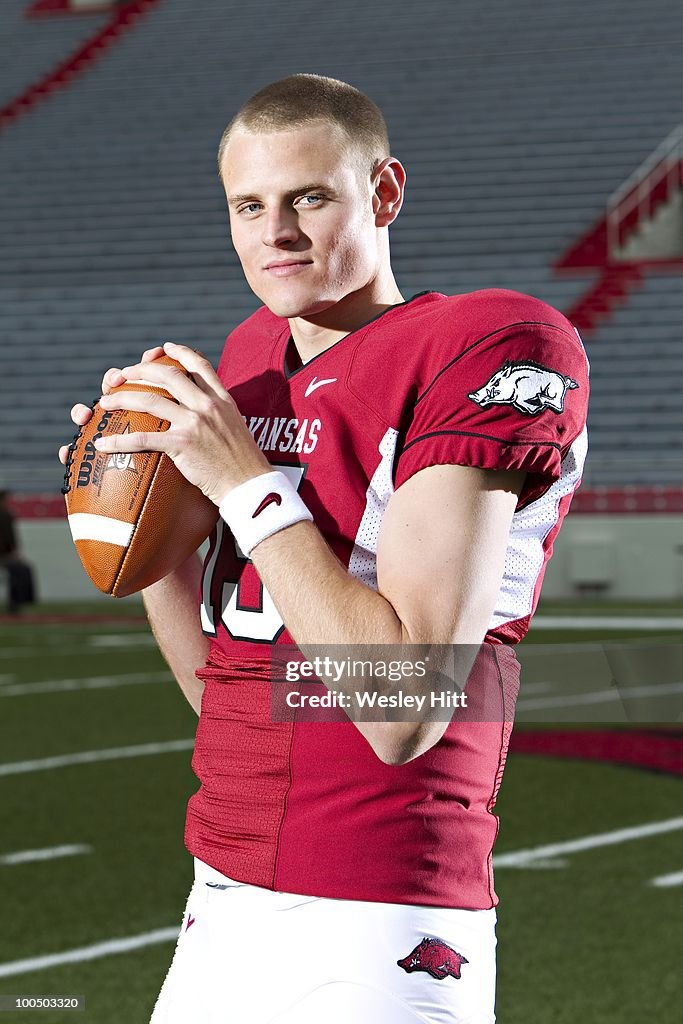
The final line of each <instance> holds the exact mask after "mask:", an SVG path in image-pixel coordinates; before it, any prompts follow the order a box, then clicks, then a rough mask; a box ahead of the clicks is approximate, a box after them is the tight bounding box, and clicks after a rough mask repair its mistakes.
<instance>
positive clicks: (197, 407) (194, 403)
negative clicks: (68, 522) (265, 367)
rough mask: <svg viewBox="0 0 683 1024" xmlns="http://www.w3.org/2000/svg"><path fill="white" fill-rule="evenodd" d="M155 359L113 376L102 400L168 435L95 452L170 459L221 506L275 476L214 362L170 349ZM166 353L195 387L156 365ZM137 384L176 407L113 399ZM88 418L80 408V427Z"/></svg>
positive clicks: (127, 437) (129, 395)
mask: <svg viewBox="0 0 683 1024" xmlns="http://www.w3.org/2000/svg"><path fill="white" fill-rule="evenodd" d="M151 351H155V352H156V355H155V356H154V358H147V359H146V358H145V357H144V356H143V361H142V362H141V363H138V364H137V365H135V366H127V367H124V368H123V369H122V370H120V371H115V370H109V371H108V372H107V374H106V375H105V382H106V384H107V385H108V388H109V390H108V391H105V393H104V394H103V396H102V398H101V399H100V404H101V405H102V407H103V408H104V409H127V410H131V411H132V410H134V411H136V412H147V413H150V414H152V415H153V416H158V417H159V418H160V419H164V420H167V421H168V422H169V423H170V424H171V425H170V427H169V428H168V430H166V431H163V432H154V433H141V432H135V433H130V434H115V435H109V436H107V437H102V438H99V439H98V440H97V441H96V442H95V447H96V448H97V450H98V451H101V452H106V453H112V452H140V451H159V452H165V453H166V454H167V455H168V456H169V458H171V459H172V460H173V462H174V463H175V465H176V466H177V467H178V469H179V470H180V472H181V473H182V474H183V476H184V477H185V478H186V479H187V480H189V481H190V483H192V484H194V485H195V486H196V487H199V489H200V490H201V491H202V492H203V493H204V494H205V495H206V496H207V497H208V498H209V499H210V500H211V501H213V502H214V503H215V504H216V505H219V504H220V503H221V501H222V500H223V498H225V496H226V495H227V494H228V493H229V491H231V490H232V488H233V487H237V486H239V484H242V483H244V482H245V481H246V480H250V479H251V478H252V477H255V476H260V475H261V474H262V473H269V472H270V471H271V467H270V464H269V462H268V460H267V459H266V457H265V455H264V454H263V452H261V450H260V449H259V448H258V446H257V444H256V442H255V441H254V439H253V437H252V436H251V434H250V433H249V430H248V428H247V426H246V424H245V422H244V420H243V419H242V416H241V414H240V411H239V409H238V408H237V406H236V405H235V402H234V401H233V399H232V398H231V397H230V395H229V394H228V392H227V391H226V389H225V388H224V387H223V385H222V384H221V382H220V380H219V379H218V377H217V375H216V373H215V371H214V370H213V367H212V366H211V364H210V363H209V361H208V360H207V359H205V358H204V356H202V355H200V354H199V353H198V352H195V351H193V350H192V349H190V348H187V347H186V346H185V345H175V344H173V343H172V342H169V343H167V344H166V345H164V347H163V350H158V349H157V350H151ZM162 353H164V354H166V355H168V356H171V357H172V358H173V359H176V360H177V361H178V362H179V363H180V364H181V365H182V366H184V367H185V369H186V370H187V371H188V372H189V373H191V374H192V379H190V378H189V377H186V376H185V374H183V373H181V372H180V370H178V369H176V368H175V367H172V366H165V365H163V364H161V363H158V362H156V359H157V358H158V356H159V355H160V354H162ZM145 355H148V353H145ZM117 373H118V377H117V376H116V374H117ZM136 380H146V381H150V382H152V383H154V384H159V385H160V386H161V387H162V388H164V389H165V390H166V391H167V392H168V393H169V394H170V395H172V396H173V398H175V399H176V402H177V404H176V402H172V401H170V400H169V399H168V398H164V397H162V396H161V395H160V394H155V393H154V392H142V391H119V392H117V393H116V394H112V393H111V388H113V387H117V386H118V385H120V384H124V383H126V381H129V382H131V383H134V382H135V381H136ZM105 382H103V390H104V383H105ZM89 412H90V410H89V409H87V408H86V407H85V406H75V407H74V409H73V410H72V418H74V420H75V422H81V417H83V416H84V415H85V413H89ZM76 417H79V418H78V419H77V418H76Z"/></svg>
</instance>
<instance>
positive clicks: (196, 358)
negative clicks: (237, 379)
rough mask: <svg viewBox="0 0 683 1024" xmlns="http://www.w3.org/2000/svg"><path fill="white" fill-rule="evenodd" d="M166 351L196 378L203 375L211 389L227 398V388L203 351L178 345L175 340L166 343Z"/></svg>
mask: <svg viewBox="0 0 683 1024" xmlns="http://www.w3.org/2000/svg"><path fill="white" fill-rule="evenodd" d="M164 352H165V353H166V355H167V356H171V358H172V359H177V360H178V362H179V363H180V365H181V366H184V367H185V369H186V370H187V371H188V373H191V374H192V375H193V376H194V377H195V378H199V377H201V378H202V379H203V380H204V381H206V383H207V384H208V385H209V387H210V389H211V390H212V391H213V392H214V393H215V394H217V395H220V396H221V398H225V395H226V390H225V388H224V387H223V385H222V384H221V382H220V380H219V379H218V376H217V374H216V371H215V370H214V368H213V366H212V365H211V363H210V361H209V360H208V359H207V358H206V356H205V355H203V354H202V353H201V352H197V351H196V349H193V348H189V347H188V346H187V345H176V343H175V342H174V341H167V342H166V343H165V344H164Z"/></svg>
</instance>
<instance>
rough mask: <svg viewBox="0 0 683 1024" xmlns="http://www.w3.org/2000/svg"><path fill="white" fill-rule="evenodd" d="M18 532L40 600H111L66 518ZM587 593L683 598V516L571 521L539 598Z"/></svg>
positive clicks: (28, 524) (33, 522)
mask: <svg viewBox="0 0 683 1024" xmlns="http://www.w3.org/2000/svg"><path fill="white" fill-rule="evenodd" d="M18 528H19V535H20V540H21V544H22V549H23V552H24V554H25V557H26V558H27V559H28V560H29V561H30V562H32V563H33V565H34V567H35V568H36V572H37V575H38V586H39V593H40V598H41V600H43V601H75V600H88V599H90V598H93V599H100V600H103V601H108V600H110V598H108V597H106V596H105V595H104V594H100V593H99V591H98V590H96V589H95V587H94V586H93V585H92V583H91V582H90V580H89V579H88V578H87V576H86V575H85V573H84V571H83V568H82V566H81V563H80V561H79V559H78V555H77V554H76V550H75V548H74V545H73V543H72V541H71V535H70V533H69V530H68V527H67V524H66V521H65V520H60V519H47V520H40V519H26V520H22V521H21V522H20V523H19V524H18ZM601 581H603V582H601ZM604 581H607V582H606V583H605V582H604ZM589 593H590V594H593V593H598V594H604V596H605V597H609V598H624V599H635V600H640V599H642V600H652V599H658V598H660V599H665V598H677V597H683V516H680V515H670V516H669V515H652V516H649V515H624V516H600V515H575V516H572V515H570V516H569V517H568V518H567V519H566V520H565V522H564V524H563V526H562V530H561V532H560V536H559V537H558V540H557V543H556V544H555V549H554V553H553V557H552V560H551V562H550V565H549V568H548V571H547V573H546V577H545V582H544V585H543V596H544V597H546V598H557V599H566V598H576V597H580V596H581V595H582V594H589ZM124 600H125V601H130V602H131V603H138V602H139V598H138V597H132V598H124Z"/></svg>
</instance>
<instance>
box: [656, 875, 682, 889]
mask: <svg viewBox="0 0 683 1024" xmlns="http://www.w3.org/2000/svg"><path fill="white" fill-rule="evenodd" d="M650 885H654V886H656V887H657V888H658V889H672V888H673V887H674V886H676V885H683V871H675V872H674V874H672V875H659V876H658V877H657V878H652V879H651V880H650Z"/></svg>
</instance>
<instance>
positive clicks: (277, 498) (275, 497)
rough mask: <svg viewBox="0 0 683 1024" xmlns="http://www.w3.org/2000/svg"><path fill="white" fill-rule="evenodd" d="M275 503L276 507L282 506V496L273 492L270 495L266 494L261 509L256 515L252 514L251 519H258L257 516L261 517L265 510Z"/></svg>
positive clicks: (259, 508) (257, 510)
mask: <svg viewBox="0 0 683 1024" xmlns="http://www.w3.org/2000/svg"><path fill="white" fill-rule="evenodd" d="M273 502H275V504H276V505H281V504H282V495H281V494H278V493H277V491H271V492H270V494H266V496H265V498H264V499H263V501H262V502H261V504H260V505H259V507H258V508H257V509H256V511H255V512H254V513H252V517H251V518H252V519H256V516H260V515H261V513H262V512H263V510H264V509H266V508H268V506H269V505H272V504H273Z"/></svg>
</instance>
